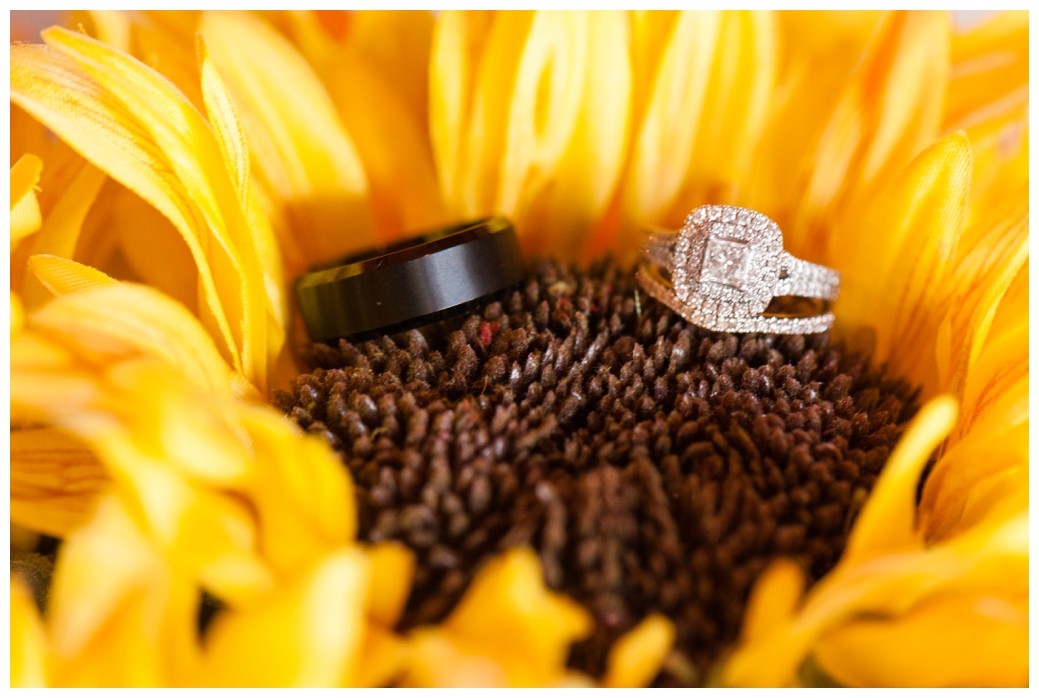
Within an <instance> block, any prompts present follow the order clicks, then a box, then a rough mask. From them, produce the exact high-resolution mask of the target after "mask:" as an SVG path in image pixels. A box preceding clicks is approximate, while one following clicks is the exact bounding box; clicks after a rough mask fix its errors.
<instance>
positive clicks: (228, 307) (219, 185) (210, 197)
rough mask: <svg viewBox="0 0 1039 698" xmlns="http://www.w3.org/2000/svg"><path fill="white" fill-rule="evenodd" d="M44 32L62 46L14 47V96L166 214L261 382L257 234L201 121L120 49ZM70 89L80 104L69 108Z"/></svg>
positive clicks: (263, 306) (204, 309)
mask: <svg viewBox="0 0 1039 698" xmlns="http://www.w3.org/2000/svg"><path fill="white" fill-rule="evenodd" d="M45 38H46V40H47V41H48V42H49V43H50V44H51V46H53V47H54V48H55V49H57V50H60V51H61V52H62V53H58V52H57V51H56V50H50V49H48V48H47V47H41V46H15V47H12V98H13V99H14V100H15V101H16V103H18V104H20V105H21V106H22V107H24V108H26V109H27V110H29V111H30V112H32V113H33V114H34V115H35V116H37V117H38V118H40V119H41V120H42V121H44V122H45V123H46V124H47V125H48V126H50V127H51V128H52V129H54V130H55V131H56V132H57V133H58V134H59V135H60V136H61V137H62V138H64V139H66V140H68V141H69V142H70V143H72V144H73V145H74V146H75V147H76V148H77V149H78V150H80V152H82V153H84V155H85V156H86V157H87V158H88V159H89V160H91V161H92V162H94V163H95V164H96V165H97V166H99V167H100V168H101V169H103V170H105V171H106V172H108V173H109V174H110V175H111V176H112V177H113V178H115V179H117V180H118V181H120V182H121V183H123V184H124V185H126V186H127V187H128V188H130V189H132V190H133V191H135V192H136V193H137V194H139V195H140V196H141V197H142V198H144V199H145V200H146V201H148V202H149V203H151V204H152V205H153V206H155V207H156V208H158V209H159V210H160V211H162V212H163V214H164V215H165V216H166V217H167V218H169V219H170V220H171V221H172V222H173V224H174V225H175V226H176V228H177V229H178V231H180V233H181V234H182V235H183V236H184V239H185V242H186V243H187V244H188V247H189V249H190V250H191V252H192V257H193V258H194V259H195V262H196V264H197V266H198V268H199V274H200V282H201V284H200V286H201V289H200V303H199V305H200V312H201V313H202V319H203V323H204V324H205V325H206V327H207V329H209V330H210V332H211V333H212V334H214V336H215V337H216V338H218V341H219V342H220V344H219V347H220V350H221V352H222V353H224V356H225V358H226V359H227V360H228V361H229V362H230V363H232V364H233V365H235V366H238V367H241V369H242V370H243V371H244V372H245V373H246V374H247V375H249V376H250V377H251V378H253V379H254V380H255V382H256V383H257V384H258V385H259V386H260V387H261V388H262V387H263V386H264V385H265V375H266V369H267V356H266V354H267V350H268V347H267V332H266V330H267V321H268V310H267V308H268V306H269V305H277V304H278V302H279V301H278V299H268V296H267V292H268V289H267V288H266V287H265V278H264V271H263V270H262V269H261V268H260V266H259V265H258V264H257V252H256V248H257V246H258V245H257V244H256V237H257V236H258V235H259V232H258V231H255V230H253V229H251V228H250V227H249V226H248V225H247V221H246V218H245V216H244V215H243V212H242V211H241V209H240V207H239V205H238V202H237V199H236V197H235V195H234V193H233V188H232V186H231V184H230V182H229V181H228V178H227V174H226V171H225V169H224V165H223V162H222V155H221V153H220V150H219V147H218V145H217V143H216V140H215V138H214V137H213V134H212V132H211V131H210V129H209V126H208V125H207V124H206V123H205V122H204V121H203V120H202V118H201V116H200V115H199V114H198V112H197V111H196V110H195V109H194V108H193V107H192V106H191V104H190V103H188V102H187V100H186V99H185V98H184V97H183V95H182V94H181V93H179V92H178V91H177V90H176V89H174V88H173V87H172V86H171V85H169V83H167V82H165V81H164V80H162V79H161V78H160V77H159V76H158V75H157V74H155V73H153V72H152V71H150V70H148V69H147V68H145V67H144V66H142V65H140V64H139V63H137V62H136V61H134V60H133V59H131V58H129V57H127V56H125V55H124V54H120V53H118V52H116V51H113V50H112V49H110V48H108V47H106V46H104V45H103V44H100V43H97V42H95V41H92V40H91V39H89V38H87V37H84V36H81V35H76V34H73V33H71V32H66V31H64V30H60V29H57V28H52V29H50V30H47V31H46V32H45ZM70 94H75V95H77V104H78V105H79V107H80V108H77V109H75V110H70V109H67V105H68V99H69V97H68V95H70ZM260 232H262V231H260ZM261 246H262V245H261ZM231 319H233V320H234V322H231Z"/></svg>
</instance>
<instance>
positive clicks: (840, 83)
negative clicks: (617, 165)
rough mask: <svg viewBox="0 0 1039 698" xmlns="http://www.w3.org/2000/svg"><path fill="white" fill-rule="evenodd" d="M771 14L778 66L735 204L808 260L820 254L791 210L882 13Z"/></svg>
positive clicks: (801, 191)
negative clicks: (773, 225)
mask: <svg viewBox="0 0 1039 698" xmlns="http://www.w3.org/2000/svg"><path fill="white" fill-rule="evenodd" d="M775 14H776V17H775V22H776V29H777V32H778V34H779V36H778V38H777V42H778V45H777V52H778V54H779V57H778V65H779V66H780V67H779V69H778V70H777V73H776V86H775V89H774V93H773V94H772V95H771V97H770V103H769V106H770V114H769V116H768V119H767V123H766V124H765V130H764V133H763V134H762V136H761V138H760V140H759V143H758V147H757V149H756V150H755V152H754V163H753V167H750V168H747V169H746V171H745V172H744V173H743V174H742V176H741V177H740V180H739V184H740V187H739V199H740V201H741V202H743V205H747V206H750V207H751V208H754V209H756V210H758V211H762V212H765V213H767V214H768V215H769V217H771V218H772V219H773V220H775V221H776V222H778V223H779V225H780V227H782V229H783V236H784V242H785V245H786V247H787V249H788V250H790V251H791V252H793V253H794V254H797V255H799V256H803V257H806V258H812V257H813V256H814V255H817V254H818V252H819V251H818V250H817V249H813V247H812V245H809V244H808V243H807V242H806V240H805V239H804V238H805V237H806V236H807V235H808V233H809V232H810V231H808V230H805V229H803V228H801V227H800V226H798V225H797V224H796V222H795V220H796V211H797V208H798V205H799V202H801V200H802V195H803V192H804V190H805V187H806V186H807V184H808V182H809V180H810V179H811V178H812V177H813V176H814V174H815V170H816V168H817V166H818V165H819V163H818V161H817V159H816V158H815V152H816V150H817V149H818V148H819V142H820V140H821V139H822V138H823V137H824V136H825V135H826V134H827V128H826V127H827V122H828V121H829V119H830V118H831V116H832V115H833V113H834V109H835V107H836V105H837V103H838V101H840V99H841V98H842V93H843V92H844V91H845V90H846V89H848V86H849V85H850V84H853V83H854V79H855V78H854V73H855V69H856V67H857V66H858V64H859V62H860V61H861V60H862V58H863V53H864V51H865V49H866V47H867V46H868V45H869V43H870V40H871V38H872V37H873V35H874V34H875V33H876V30H877V28H878V26H881V24H882V23H883V22H885V21H886V14H887V13H885V12H878V11H860V12H856V11H846V10H838V11H820V10H813V11H784V12H777V13H775ZM724 142H727V140H725V141H724ZM828 204H829V202H827V205H828Z"/></svg>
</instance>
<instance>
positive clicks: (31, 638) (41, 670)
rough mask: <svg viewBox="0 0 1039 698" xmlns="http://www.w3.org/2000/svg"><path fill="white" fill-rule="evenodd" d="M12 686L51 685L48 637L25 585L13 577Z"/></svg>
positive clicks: (37, 686) (35, 686) (38, 686)
mask: <svg viewBox="0 0 1039 698" xmlns="http://www.w3.org/2000/svg"><path fill="white" fill-rule="evenodd" d="M10 638H11V655H10V661H11V664H10V668H11V687H12V688H43V687H45V686H47V684H48V674H49V667H48V664H49V656H48V647H47V638H46V634H45V632H44V629H43V623H42V622H41V620H40V614H39V612H38V611H37V610H36V602H35V601H34V600H33V598H32V594H31V593H30V592H29V589H28V587H27V586H26V584H25V582H24V581H23V580H22V579H21V578H20V577H18V576H17V575H13V574H12V575H11V635H10Z"/></svg>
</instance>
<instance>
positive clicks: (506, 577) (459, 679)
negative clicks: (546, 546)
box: [406, 548, 592, 686]
mask: <svg viewBox="0 0 1039 698" xmlns="http://www.w3.org/2000/svg"><path fill="white" fill-rule="evenodd" d="M591 623H592V620H591V616H590V615H589V614H588V612H587V611H585V610H584V609H583V608H582V607H581V606H579V605H577V604H576V603H575V602H573V601H571V600H570V599H568V598H566V597H565V596H562V595H560V594H555V593H553V592H551V591H549V590H548V589H546V588H545V586H544V582H543V581H542V579H541V567H540V565H539V563H538V559H537V556H536V555H535V554H534V552H533V551H531V550H530V549H529V548H517V549H513V550H510V551H509V552H506V553H504V554H503V555H501V556H500V557H498V558H496V559H494V560H492V561H491V562H489V563H487V565H486V566H485V567H484V568H483V569H481V570H480V572H479V573H478V574H477V576H476V578H475V579H474V580H473V582H472V584H471V585H470V587H469V589H468V591H467V592H466V594H465V596H464V597H463V598H462V600H461V601H460V602H459V604H458V606H457V607H456V608H455V610H454V611H453V612H452V613H451V615H450V616H449V617H448V618H447V619H446V620H445V621H444V622H443V623H442V624H441V625H440V626H438V627H437V628H436V629H434V630H430V631H425V630H421V631H416V632H415V633H414V635H413V636H412V643H413V647H412V652H411V658H410V659H409V662H408V676H407V677H406V683H407V684H409V685H423V686H451V685H504V686H545V685H550V684H554V683H557V682H559V681H561V680H562V679H563V678H564V676H565V674H566V671H565V666H566V658H567V655H568V653H569V650H570V645H571V644H572V643H574V642H576V641H578V640H580V639H582V638H584V637H586V636H587V635H588V633H589V632H590V631H591ZM445 662H450V664H445Z"/></svg>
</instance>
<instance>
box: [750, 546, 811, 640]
mask: <svg viewBox="0 0 1039 698" xmlns="http://www.w3.org/2000/svg"><path fill="white" fill-rule="evenodd" d="M804 587H805V579H804V572H802V571H801V568H800V567H798V565H797V564H796V563H795V562H793V561H792V560H776V561H775V562H773V563H772V564H771V565H769V567H768V568H767V569H766V570H765V571H764V572H762V574H761V577H759V578H758V580H757V582H755V584H754V588H753V590H752V592H751V596H750V599H749V600H748V601H747V610H746V611H745V612H744V614H743V619H744V620H743V639H744V641H747V642H753V641H755V640H757V639H760V638H762V637H765V636H766V635H767V634H768V633H770V632H772V631H774V630H775V629H776V628H778V627H780V626H781V624H782V623H785V622H787V620H789V618H790V617H791V616H792V615H793V614H794V611H795V610H796V609H797V605H798V603H799V602H800V601H801V595H802V594H804Z"/></svg>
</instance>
